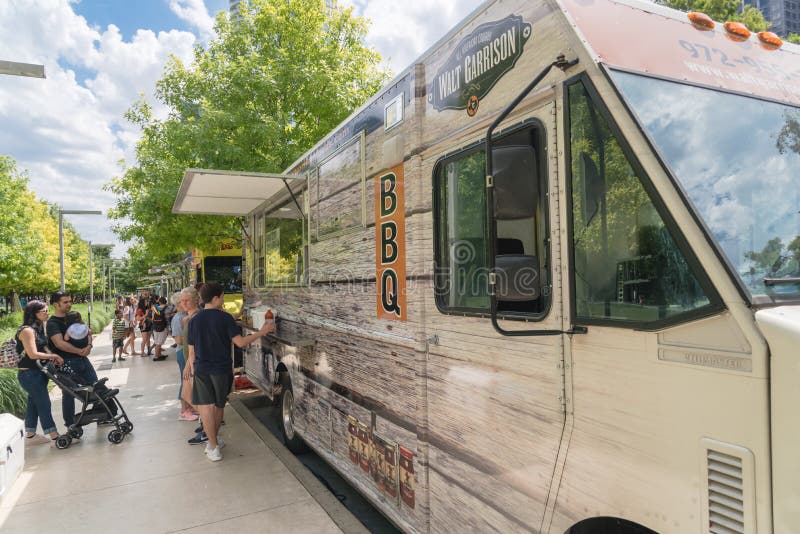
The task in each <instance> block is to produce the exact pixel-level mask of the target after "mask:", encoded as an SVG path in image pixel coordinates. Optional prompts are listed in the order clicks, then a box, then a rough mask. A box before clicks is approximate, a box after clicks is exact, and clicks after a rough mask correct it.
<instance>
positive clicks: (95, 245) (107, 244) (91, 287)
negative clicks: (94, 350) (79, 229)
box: [86, 241, 114, 328]
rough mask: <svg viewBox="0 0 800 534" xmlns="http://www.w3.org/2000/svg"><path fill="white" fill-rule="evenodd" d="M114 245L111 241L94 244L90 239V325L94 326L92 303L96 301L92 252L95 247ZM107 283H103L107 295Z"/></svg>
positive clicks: (88, 314) (87, 320) (87, 319)
mask: <svg viewBox="0 0 800 534" xmlns="http://www.w3.org/2000/svg"><path fill="white" fill-rule="evenodd" d="M113 246H114V245H112V244H110V243H95V244H92V242H91V241H89V311H88V313H87V314H86V315H87V318H86V322H87V323H89V327H90V328H91V326H92V304H93V303H94V269H93V268H92V256H94V254H92V251H93V248H94V247H113ZM105 291H106V290H105V284H103V295H104V296H105Z"/></svg>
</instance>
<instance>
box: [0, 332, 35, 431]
mask: <svg viewBox="0 0 800 534" xmlns="http://www.w3.org/2000/svg"><path fill="white" fill-rule="evenodd" d="M4 341H5V340H4ZM27 406H28V394H27V393H26V392H25V390H24V389H22V386H21V385H20V384H19V381H18V380H17V370H16V369H0V413H10V414H13V415H16V416H17V417H20V418H22V417H24V416H25V408H26V407H27Z"/></svg>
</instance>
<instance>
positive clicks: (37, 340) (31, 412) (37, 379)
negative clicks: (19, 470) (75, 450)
mask: <svg viewBox="0 0 800 534" xmlns="http://www.w3.org/2000/svg"><path fill="white" fill-rule="evenodd" d="M48 314H49V311H48V308H47V304H45V303H44V302H42V301H40V300H31V301H30V302H28V303H27V304H26V305H25V309H24V310H23V312H22V326H21V327H20V328H19V330H17V335H16V336H14V338H15V339H16V341H17V354H19V356H20V358H19V362H18V363H17V367H18V368H19V371H18V373H17V380H19V383H20V385H21V386H22V389H24V390H25V391H26V392H27V393H28V406H27V408H26V409H25V438H26V439H25V444H26V445H40V444H42V443H50V441H51V440H54V439H56V438H57V437H58V431H57V429H56V423H55V421H53V413H52V410H51V406H50V393H49V392H48V390H47V382H48V378H47V375H45V374H44V373H43V372H42V371H41V369H39V367H38V366H37V365H36V360H51V361H53V362H55V363H56V365H62V364H63V363H64V360H63V359H62V358H61V356H59V355H58V354H51V353H49V352H46V350H47V336H46V335H45V333H44V322H45V321H46V320H47V316H48ZM38 422H41V424H42V434H47V436H44V435H41V434H37V433H36V425H37V423H38ZM48 436H49V437H48Z"/></svg>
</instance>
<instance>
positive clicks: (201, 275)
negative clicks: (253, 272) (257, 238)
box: [192, 239, 242, 316]
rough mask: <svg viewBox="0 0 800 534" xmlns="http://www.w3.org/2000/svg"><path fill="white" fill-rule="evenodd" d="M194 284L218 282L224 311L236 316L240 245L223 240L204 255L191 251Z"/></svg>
mask: <svg viewBox="0 0 800 534" xmlns="http://www.w3.org/2000/svg"><path fill="white" fill-rule="evenodd" d="M192 263H193V267H194V272H195V277H194V278H195V283H205V282H218V283H220V284H221V285H222V287H223V289H224V290H225V304H224V308H225V311H227V312H228V313H230V314H232V315H234V316H237V315H239V313H240V311H241V309H242V245H241V242H240V241H238V240H235V239H224V240H222V241H220V242H219V244H218V245H217V247H216V248H215V249H214V250H212V251H210V252H208V253H205V252H203V251H202V250H199V249H192Z"/></svg>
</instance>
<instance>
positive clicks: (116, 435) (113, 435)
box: [108, 430, 125, 444]
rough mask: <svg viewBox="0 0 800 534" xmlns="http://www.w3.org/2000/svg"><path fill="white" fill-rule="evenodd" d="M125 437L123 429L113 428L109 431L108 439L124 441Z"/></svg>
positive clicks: (114, 441) (112, 441)
mask: <svg viewBox="0 0 800 534" xmlns="http://www.w3.org/2000/svg"><path fill="white" fill-rule="evenodd" d="M123 439H125V434H124V433H123V432H122V431H121V430H112V431H111V432H109V433H108V441H110V442H111V443H114V444H117V443H122V440H123Z"/></svg>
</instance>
